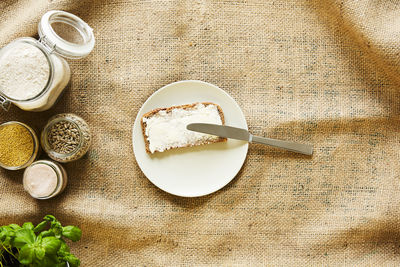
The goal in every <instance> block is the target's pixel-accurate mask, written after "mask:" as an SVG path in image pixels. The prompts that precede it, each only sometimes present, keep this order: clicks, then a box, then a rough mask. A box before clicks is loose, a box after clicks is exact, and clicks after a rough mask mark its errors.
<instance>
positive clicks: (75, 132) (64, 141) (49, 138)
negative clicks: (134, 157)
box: [0, 113, 91, 199]
mask: <svg viewBox="0 0 400 267" xmlns="http://www.w3.org/2000/svg"><path fill="white" fill-rule="evenodd" d="M39 143H40V144H41V147H42V149H43V151H44V152H45V153H46V154H47V155H48V156H49V157H50V158H51V159H52V160H47V159H45V160H37V161H36V159H37V158H38V156H39V152H40V145H39ZM90 144H91V134H90V130H89V126H88V124H87V123H86V122H85V121H84V120H83V119H82V118H81V117H79V116H77V115H75V114H71V113H63V114H58V115H55V116H53V117H52V118H50V120H49V121H48V123H47V124H46V126H45V127H44V128H43V130H42V133H41V136H40V141H39V138H38V137H37V135H36V133H35V131H34V130H33V129H32V128H31V127H29V126H28V125H26V124H24V123H21V122H17V121H11V122H6V123H3V124H1V125H0V166H1V167H3V168H5V169H8V170H20V169H23V168H26V169H25V171H24V177H23V185H24V189H25V190H26V191H27V192H28V193H29V194H30V195H31V196H32V197H34V198H37V199H48V198H51V197H54V196H56V195H58V194H60V193H61V192H62V191H63V190H64V188H65V186H66V184H67V180H68V178H67V172H66V171H65V169H64V167H63V166H62V165H61V164H60V163H66V162H71V161H75V160H77V159H80V158H81V157H82V156H84V155H85V154H86V152H87V151H88V150H89V147H90Z"/></svg>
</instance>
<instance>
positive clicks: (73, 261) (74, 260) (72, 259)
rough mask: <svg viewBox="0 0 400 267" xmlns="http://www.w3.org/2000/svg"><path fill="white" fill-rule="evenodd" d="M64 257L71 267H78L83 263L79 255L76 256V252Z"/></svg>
mask: <svg viewBox="0 0 400 267" xmlns="http://www.w3.org/2000/svg"><path fill="white" fill-rule="evenodd" d="M63 259H64V260H66V261H68V263H69V265H70V266H71V267H78V266H79V265H80V264H81V261H80V260H79V259H78V258H77V257H75V255H74V254H71V253H69V254H68V255H66V256H64V257H63Z"/></svg>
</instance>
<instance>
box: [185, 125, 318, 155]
mask: <svg viewBox="0 0 400 267" xmlns="http://www.w3.org/2000/svg"><path fill="white" fill-rule="evenodd" d="M186 129H188V130H190V131H195V132H199V133H206V134H211V135H216V136H220V137H225V138H232V139H237V140H243V141H247V142H249V143H258V144H264V145H269V146H273V147H277V148H282V149H286V150H289V151H292V152H296V153H301V154H305V155H312V154H313V146H311V145H306V144H300V143H295V142H290V141H284V140H277V139H272V138H266V137H260V136H254V135H252V134H251V133H249V131H247V130H246V129H242V128H237V127H232V126H226V125H217V124H211V123H191V124H188V125H187V126H186Z"/></svg>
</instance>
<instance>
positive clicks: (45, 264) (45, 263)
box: [37, 254, 65, 267]
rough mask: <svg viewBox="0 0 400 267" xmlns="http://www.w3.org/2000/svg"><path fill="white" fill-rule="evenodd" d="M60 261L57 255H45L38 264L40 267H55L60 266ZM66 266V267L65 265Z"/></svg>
mask: <svg viewBox="0 0 400 267" xmlns="http://www.w3.org/2000/svg"><path fill="white" fill-rule="evenodd" d="M59 264H60V260H59V259H58V257H57V256H56V255H47V254H46V255H45V256H44V258H43V259H42V260H41V261H40V262H38V265H37V266H38V267H55V266H59ZM64 266H65V265H64Z"/></svg>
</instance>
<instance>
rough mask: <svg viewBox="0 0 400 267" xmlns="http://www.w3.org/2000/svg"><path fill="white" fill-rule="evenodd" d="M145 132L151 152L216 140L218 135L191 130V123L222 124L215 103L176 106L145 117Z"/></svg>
mask: <svg viewBox="0 0 400 267" xmlns="http://www.w3.org/2000/svg"><path fill="white" fill-rule="evenodd" d="M143 122H145V123H146V128H145V134H146V136H147V140H148V141H149V148H150V151H151V153H154V152H155V151H159V152H163V151H165V150H167V149H169V148H173V147H184V146H187V145H194V144H196V143H199V142H204V141H215V140H217V139H218V137H217V136H213V135H209V134H203V133H197V132H193V131H189V130H187V129H186V126H187V125H188V124H190V123H213V124H220V125H221V124H222V121H221V117H220V114H219V112H218V108H217V107H216V106H215V105H203V104H201V103H198V104H196V106H194V107H193V108H190V109H183V108H176V109H172V110H170V111H169V112H167V111H165V110H160V111H159V112H157V113H156V114H154V115H152V116H151V117H148V118H146V117H144V118H143Z"/></svg>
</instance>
